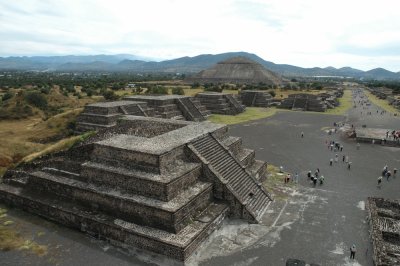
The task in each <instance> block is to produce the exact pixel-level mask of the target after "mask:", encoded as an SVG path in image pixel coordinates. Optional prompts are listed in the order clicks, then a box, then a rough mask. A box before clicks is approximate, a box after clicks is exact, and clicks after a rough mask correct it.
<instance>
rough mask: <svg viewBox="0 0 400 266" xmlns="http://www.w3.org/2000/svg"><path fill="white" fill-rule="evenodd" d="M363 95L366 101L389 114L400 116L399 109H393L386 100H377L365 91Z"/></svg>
mask: <svg viewBox="0 0 400 266" xmlns="http://www.w3.org/2000/svg"><path fill="white" fill-rule="evenodd" d="M365 94H366V95H367V97H368V99H369V100H370V101H371V102H372V103H373V104H376V105H377V106H379V107H381V108H382V109H384V110H386V111H387V112H389V113H393V114H398V115H399V114H400V111H399V109H396V108H394V106H393V105H390V104H389V103H388V101H387V100H383V99H379V98H378V97H376V96H375V95H373V94H372V93H370V92H369V91H367V90H365Z"/></svg>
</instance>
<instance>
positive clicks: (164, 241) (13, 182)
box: [0, 116, 272, 261]
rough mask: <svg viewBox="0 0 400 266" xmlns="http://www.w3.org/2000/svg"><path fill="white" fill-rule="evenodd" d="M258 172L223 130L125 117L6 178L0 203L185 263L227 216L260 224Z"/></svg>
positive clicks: (263, 196)
mask: <svg viewBox="0 0 400 266" xmlns="http://www.w3.org/2000/svg"><path fill="white" fill-rule="evenodd" d="M265 169H266V165H265V163H263V162H261V161H258V160H255V154H254V151H251V150H249V149H245V148H243V147H242V146H241V140H240V138H235V137H230V136H228V135H227V127H226V126H224V125H217V124H212V123H196V122H188V121H175V120H166V119H160V118H149V117H141V116H126V117H124V118H122V119H121V120H119V121H118V124H117V125H115V126H112V127H110V128H106V129H102V130H99V131H98V133H97V134H96V135H94V136H92V137H91V138H89V139H88V140H86V141H85V142H83V143H80V144H79V145H77V146H74V147H73V148H71V149H70V150H68V151H65V152H60V153H57V154H52V155H48V156H47V157H45V158H40V159H37V160H36V161H33V162H32V163H30V164H26V165H21V166H20V167H19V168H17V169H13V170H9V171H7V173H6V174H5V176H4V180H3V183H1V184H0V201H1V202H4V203H6V204H9V205H11V206H15V207H18V208H22V209H24V210H26V211H28V212H31V213H34V214H37V215H40V216H43V217H45V218H47V219H49V220H52V221H56V222H58V223H61V224H63V225H66V226H69V227H73V228H77V229H79V230H81V231H83V232H86V233H89V234H91V235H94V236H97V237H99V238H101V239H105V240H107V241H109V242H110V243H112V244H114V245H119V246H123V247H126V246H135V247H137V248H143V249H146V250H148V251H151V252H156V253H159V254H162V255H165V256H168V257H171V258H174V259H176V260H179V261H184V260H186V259H187V258H188V257H189V256H190V255H191V254H192V253H193V251H194V250H195V249H196V248H197V247H198V245H200V244H201V242H202V241H203V240H205V239H206V238H207V237H208V235H210V234H211V233H212V232H213V231H214V230H215V228H217V227H218V226H219V225H220V223H221V221H222V220H223V219H224V218H225V217H226V216H229V217H233V218H240V219H246V220H247V221H249V222H253V223H257V222H259V221H260V219H261V217H262V216H263V215H264V213H265V210H266V209H267V208H268V205H269V203H270V202H271V201H272V198H271V196H270V195H269V193H268V192H267V191H266V190H265V189H264V188H263V187H262V185H261V183H260V180H262V179H263V178H264V177H265Z"/></svg>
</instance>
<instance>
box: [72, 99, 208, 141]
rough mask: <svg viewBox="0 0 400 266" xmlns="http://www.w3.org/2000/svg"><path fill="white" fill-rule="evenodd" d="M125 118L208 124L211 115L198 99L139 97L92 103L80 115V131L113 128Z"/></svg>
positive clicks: (78, 130) (77, 125)
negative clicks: (135, 117)
mask: <svg viewBox="0 0 400 266" xmlns="http://www.w3.org/2000/svg"><path fill="white" fill-rule="evenodd" d="M125 115H136V116H145V117H158V118H167V119H175V120H188V121H197V122H198V121H204V120H206V117H207V116H208V115H210V112H209V111H208V110H207V109H206V107H205V106H203V105H202V104H201V103H200V102H199V100H198V99H196V98H194V97H188V96H180V95H135V96H126V97H125V98H124V99H123V100H122V101H114V102H100V103H94V104H88V105H86V106H85V109H84V111H83V112H82V113H81V114H80V115H79V116H78V118H77V123H76V132H78V133H81V132H85V131H90V130H98V129H101V128H107V127H112V126H115V125H116V122H117V120H118V119H119V118H121V117H123V116H125Z"/></svg>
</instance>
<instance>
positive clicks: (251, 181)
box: [190, 134, 272, 222]
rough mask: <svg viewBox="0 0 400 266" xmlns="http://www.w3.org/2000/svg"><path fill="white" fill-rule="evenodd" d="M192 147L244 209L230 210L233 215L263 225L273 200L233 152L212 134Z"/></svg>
mask: <svg viewBox="0 0 400 266" xmlns="http://www.w3.org/2000/svg"><path fill="white" fill-rule="evenodd" d="M190 148H191V149H192V151H193V152H194V153H195V154H196V155H197V156H198V157H199V158H200V159H201V160H202V161H203V163H204V164H205V165H207V166H208V167H209V169H210V171H211V172H213V174H214V175H215V176H216V177H217V178H218V180H219V182H221V183H222V184H224V185H225V187H226V190H227V191H228V192H229V193H230V194H231V196H233V198H234V199H235V201H237V202H239V203H240V205H241V209H240V210H231V212H232V215H234V216H237V217H238V218H245V219H248V220H250V221H253V222H260V221H261V217H262V215H263V214H264V212H265V210H266V209H267V207H268V205H269V203H270V202H271V201H272V197H271V195H270V194H269V193H268V192H267V191H266V190H265V189H264V188H263V186H262V185H261V183H260V182H259V181H257V180H256V179H255V178H254V177H253V176H252V175H251V174H250V173H249V172H248V171H247V170H246V168H245V166H243V165H242V164H241V162H240V161H239V160H237V158H235V156H234V155H233V154H232V152H230V150H229V149H228V148H226V147H224V145H223V144H222V143H221V142H220V141H219V140H218V139H217V138H216V137H214V136H213V135H212V134H209V135H207V136H205V137H203V138H200V139H198V140H196V141H194V142H192V143H191V146H190ZM227 198H229V196H228V197H226V198H225V199H227Z"/></svg>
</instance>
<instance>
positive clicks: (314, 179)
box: [312, 176, 318, 187]
mask: <svg viewBox="0 0 400 266" xmlns="http://www.w3.org/2000/svg"><path fill="white" fill-rule="evenodd" d="M317 180H318V178H316V177H315V176H313V179H312V181H313V183H314V187H315V186H316V185H317Z"/></svg>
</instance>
